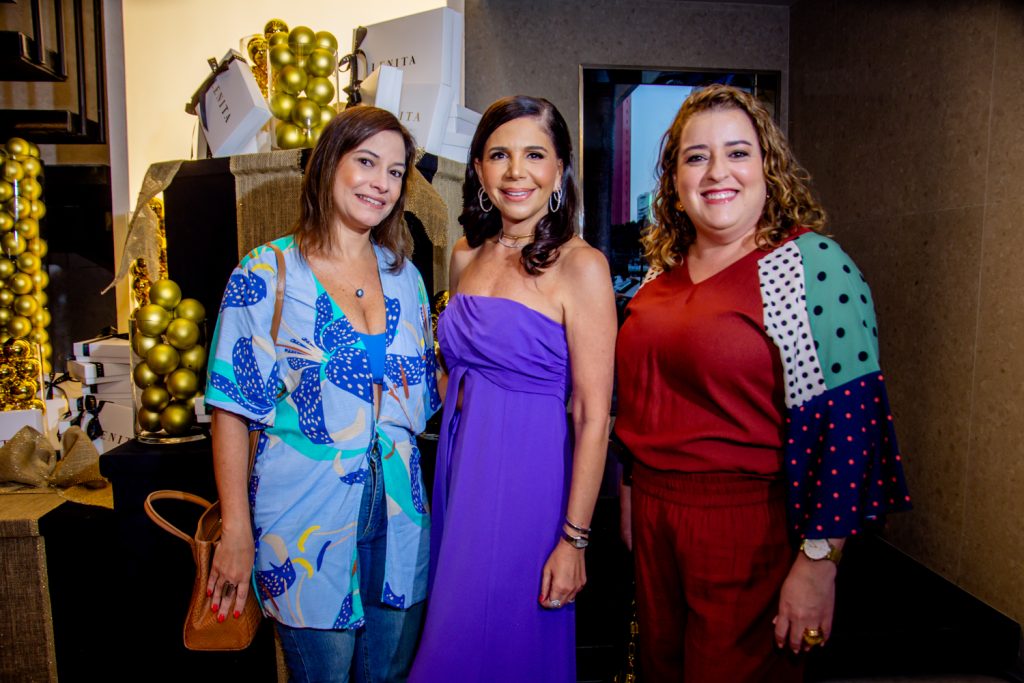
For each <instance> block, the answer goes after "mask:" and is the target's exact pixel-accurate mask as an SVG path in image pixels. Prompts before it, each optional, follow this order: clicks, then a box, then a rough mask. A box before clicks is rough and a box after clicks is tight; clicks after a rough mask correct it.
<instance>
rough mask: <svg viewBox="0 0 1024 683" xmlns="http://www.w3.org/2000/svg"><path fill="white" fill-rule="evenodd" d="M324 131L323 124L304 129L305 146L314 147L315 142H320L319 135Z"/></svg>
mask: <svg viewBox="0 0 1024 683" xmlns="http://www.w3.org/2000/svg"><path fill="white" fill-rule="evenodd" d="M323 132H324V127H323V126H313V127H312V128H310V129H309V130H308V131H306V146H307V147H316V143H318V142H320V136H321V135H322V134H323Z"/></svg>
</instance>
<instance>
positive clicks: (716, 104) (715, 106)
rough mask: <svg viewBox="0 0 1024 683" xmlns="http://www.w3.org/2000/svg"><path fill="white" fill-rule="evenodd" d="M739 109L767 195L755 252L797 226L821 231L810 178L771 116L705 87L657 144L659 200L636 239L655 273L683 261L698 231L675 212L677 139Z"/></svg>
mask: <svg viewBox="0 0 1024 683" xmlns="http://www.w3.org/2000/svg"><path fill="white" fill-rule="evenodd" d="M723 109H739V110H740V111H742V112H743V113H745V114H746V115H747V116H748V117H749V118H750V121H751V123H753V124H754V128H755V130H757V139H758V144H759V145H760V147H761V157H762V159H763V160H764V161H763V170H764V180H765V185H766V187H767V190H768V198H767V199H766V200H765V204H764V211H763V212H762V213H761V218H760V220H759V221H758V223H757V230H756V232H755V236H754V238H755V240H756V242H757V245H758V247H760V248H762V249H768V248H771V247H776V246H778V245H779V244H781V243H782V241H783V240H785V239H786V238H787V237H788V236H789V235H790V233H791V232H792V231H793V230H794V229H795V228H798V227H804V228H808V229H810V230H813V231H815V232H824V230H825V221H826V218H827V216H826V214H825V209H823V208H822V207H821V205H820V204H819V203H818V202H817V200H816V199H815V198H814V196H813V195H812V194H811V189H810V179H811V177H810V174H809V173H807V171H806V170H804V168H803V167H802V166H801V165H800V163H799V162H798V161H797V160H796V157H794V156H793V151H792V150H791V149H790V148H789V143H788V142H787V141H786V138H785V136H784V135H783V134H782V131H781V130H779V127H778V126H776V125H775V122H774V121H773V120H772V117H771V115H770V114H769V113H768V111H767V110H766V109H765V108H764V107H763V106H762V105H761V103H760V102H758V101H757V100H756V99H755V98H754V97H753V96H752V95H750V94H748V93H746V92H744V91H742V90H739V89H737V88H734V87H732V86H728V85H721V84H715V85H709V86H707V87H706V88H702V89H700V90H697V91H695V92H693V93H692V94H691V95H690V96H689V97H687V98H686V101H685V102H683V105H682V106H681V107H680V108H679V113H678V114H676V118H675V120H674V121H673V122H672V126H671V127H670V128H669V129H668V130H667V131H666V132H665V136H664V137H663V138H662V142H661V162H660V166H659V171H660V174H659V177H660V179H659V185H658V195H657V197H655V199H654V222H653V223H652V225H651V226H650V227H648V228H647V229H646V230H645V231H644V234H643V237H642V238H641V240H640V241H641V244H642V245H643V248H644V256H645V257H646V258H647V262H648V263H649V264H650V265H651V267H654V268H660V269H662V270H669V269H670V268H672V267H673V266H676V265H678V264H679V263H681V262H682V258H683V256H684V255H685V254H686V251H687V249H689V248H690V245H691V244H693V241H694V239H696V236H697V230H696V228H695V227H694V225H693V222H692V221H691V220H690V217H689V216H687V215H686V212H684V211H680V210H679V208H678V202H679V195H678V193H677V192H676V166H677V164H678V156H679V140H680V138H681V137H682V134H683V129H684V128H685V127H686V124H687V123H689V121H690V119H691V118H692V117H693V116H694V115H696V114H700V113H703V112H706V111H714V110H723Z"/></svg>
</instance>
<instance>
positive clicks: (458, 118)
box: [448, 104, 483, 146]
mask: <svg viewBox="0 0 1024 683" xmlns="http://www.w3.org/2000/svg"><path fill="white" fill-rule="evenodd" d="M482 116H483V115H482V114H480V113H479V112H475V111H473V110H472V109H467V108H466V107H463V106H462V105H461V104H456V105H455V106H454V107H452V114H451V116H450V117H449V118H448V132H449V133H456V134H458V135H465V136H467V137H468V138H469V139H470V141H472V139H473V134H474V133H476V127H477V126H478V125H480V119H481V118H482ZM467 146H468V143H467Z"/></svg>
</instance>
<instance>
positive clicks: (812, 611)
mask: <svg viewBox="0 0 1024 683" xmlns="http://www.w3.org/2000/svg"><path fill="white" fill-rule="evenodd" d="M835 601H836V565H835V563H834V562H831V561H829V560H817V561H815V560H812V559H810V558H808V557H807V556H806V555H804V554H803V553H799V554H798V555H797V557H796V561H795V562H793V566H792V567H791V568H790V570H789V575H788V576H787V577H786V580H785V582H783V584H782V593H781V595H780V596H779V614H778V616H776V617H775V644H776V645H777V646H778V647H780V648H783V647H786V646H788V647H789V648H790V649H792V650H793V652H794V653H796V652H800V651H801V650H803V651H804V652H806V651H808V650H810V649H811V647H812V646H811V645H808V644H807V643H806V642H805V641H804V632H805V631H806V630H808V629H812V630H813V629H817V630H818V631H820V632H821V635H822V637H823V638H824V640H823V641H822V643H821V644H824V643H825V642H827V641H828V638H829V635H830V634H831V633H832V613H833V610H834V609H835Z"/></svg>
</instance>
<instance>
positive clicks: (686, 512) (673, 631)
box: [632, 463, 803, 683]
mask: <svg viewBox="0 0 1024 683" xmlns="http://www.w3.org/2000/svg"><path fill="white" fill-rule="evenodd" d="M632 508H633V551H634V555H635V560H636V584H637V612H638V617H639V626H640V665H641V669H640V673H641V676H642V679H641V680H644V681H650V682H651V683H675V682H676V681H685V682H686V683H755V682H756V683H769V682H770V683H795V682H797V681H801V680H802V679H803V670H802V669H803V667H802V664H801V662H800V660H799V659H798V658H797V657H795V656H794V655H793V654H792V652H789V651H784V650H778V649H776V647H775V637H774V626H773V625H772V619H773V618H774V617H775V615H776V613H777V610H778V602H779V590H780V589H781V587H782V582H783V581H784V580H785V578H786V575H787V574H788V572H789V568H790V567H791V566H792V564H793V559H794V554H793V549H792V546H791V545H790V543H789V539H788V538H787V536H786V520H785V516H786V513H785V491H784V489H783V484H782V483H781V482H777V481H769V480H764V479H756V478H750V477H743V476H741V475H733V474H682V473H673V472H663V471H658V470H653V469H650V468H646V467H644V466H642V465H640V464H638V463H637V464H635V465H634V470H633V489H632Z"/></svg>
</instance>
